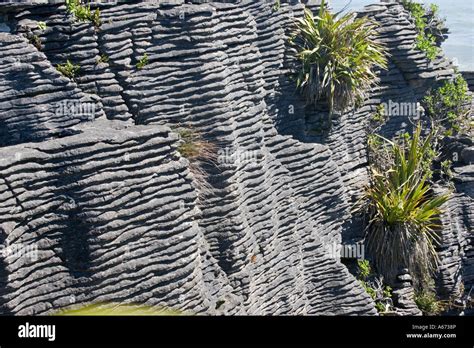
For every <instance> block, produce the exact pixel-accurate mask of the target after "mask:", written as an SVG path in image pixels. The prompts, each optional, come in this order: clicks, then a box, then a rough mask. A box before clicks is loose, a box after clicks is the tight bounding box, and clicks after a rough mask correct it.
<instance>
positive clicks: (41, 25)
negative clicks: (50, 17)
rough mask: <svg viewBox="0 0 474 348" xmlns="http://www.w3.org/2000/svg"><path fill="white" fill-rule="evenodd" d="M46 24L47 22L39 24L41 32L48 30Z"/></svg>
mask: <svg viewBox="0 0 474 348" xmlns="http://www.w3.org/2000/svg"><path fill="white" fill-rule="evenodd" d="M46 27H47V26H46V23H45V22H38V28H39V29H40V30H46Z"/></svg>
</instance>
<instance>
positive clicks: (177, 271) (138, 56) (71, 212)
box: [0, 0, 473, 315]
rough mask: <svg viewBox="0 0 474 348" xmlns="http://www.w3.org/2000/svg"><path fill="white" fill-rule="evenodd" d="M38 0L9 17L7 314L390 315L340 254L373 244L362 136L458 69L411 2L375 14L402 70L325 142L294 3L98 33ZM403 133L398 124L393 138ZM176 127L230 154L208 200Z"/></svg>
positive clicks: (4, 164)
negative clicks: (366, 236) (367, 240)
mask: <svg viewBox="0 0 474 348" xmlns="http://www.w3.org/2000/svg"><path fill="white" fill-rule="evenodd" d="M43 3H44V5H42V6H39V5H31V4H30V5H27V4H9V5H7V6H3V7H1V6H0V13H3V16H2V17H3V18H4V19H3V21H4V27H5V28H6V30H3V31H4V32H3V33H0V45H1V48H2V49H1V51H0V62H2V65H1V66H2V68H0V242H2V243H3V244H4V245H8V246H9V247H11V248H13V249H14V248H17V249H18V248H19V249H22V248H26V249H25V250H27V251H30V252H29V253H28V255H27V256H28V257H26V256H25V255H19V254H18V253H14V254H12V255H4V257H3V258H2V259H1V260H0V311H1V312H2V313H3V314H45V313H50V312H53V311H55V310H58V309H62V308H67V307H69V306H72V305H77V304H81V303H89V302H129V303H143V304H148V305H151V306H157V307H159V306H160V307H161V306H166V307H173V308H177V309H181V310H185V311H189V312H193V313H207V314H266V315H269V314H272V315H276V314H323V315H373V314H376V310H375V308H374V303H373V302H372V300H371V298H370V297H369V296H368V295H367V293H365V291H364V289H363V288H362V287H361V285H360V284H359V282H358V281H357V280H356V279H355V278H354V277H353V276H352V275H351V274H350V273H349V271H348V270H347V269H346V267H345V266H344V265H343V264H342V263H341V262H340V260H339V259H338V258H337V257H334V255H331V253H330V252H329V250H332V246H333V245H339V244H340V243H341V242H348V241H357V240H360V237H361V226H362V225H361V221H360V220H359V219H358V217H357V216H354V215H353V214H352V213H351V208H352V204H353V202H354V201H355V200H356V199H357V198H358V197H360V194H361V192H362V190H363V188H364V185H365V184H366V183H367V178H368V176H367V154H366V146H365V144H366V137H367V122H368V120H369V117H370V114H371V113H372V112H373V111H374V110H375V107H376V105H378V104H379V103H380V102H382V101H387V100H392V99H393V100H401V99H403V100H407V99H410V100H411V99H413V100H418V99H419V98H420V96H421V95H422V94H423V93H424V92H425V91H426V89H427V88H428V86H430V85H431V84H432V83H433V82H436V81H437V80H442V79H445V78H450V77H452V76H453V74H454V70H453V69H452V67H451V65H450V64H449V62H448V61H447V60H446V59H445V58H444V57H442V56H440V57H439V59H437V60H436V61H435V62H434V63H429V62H428V61H427V59H426V57H424V56H423V54H422V53H420V52H418V51H416V50H414V49H413V40H414V37H415V36H414V35H415V34H414V30H415V29H414V26H413V23H411V22H410V18H409V17H408V15H407V13H406V12H404V11H403V10H402V9H401V7H400V5H398V4H380V5H374V6H370V7H367V8H366V9H365V10H364V12H363V13H364V14H367V15H369V16H372V17H373V18H374V19H375V20H377V21H379V22H380V24H381V28H380V30H381V32H382V40H383V41H384V42H385V43H386V44H387V45H388V46H389V49H390V53H391V54H392V58H391V59H390V69H389V71H387V72H380V78H381V85H380V87H379V88H378V89H376V90H374V91H373V93H372V95H371V97H370V98H369V100H367V101H366V103H365V105H364V106H362V107H361V108H359V109H358V110H356V111H354V112H351V113H347V114H344V115H340V116H339V117H338V118H336V119H335V120H334V124H333V127H332V128H331V129H330V130H329V131H328V132H323V133H318V132H314V131H313V130H314V125H315V124H317V123H318V122H320V120H321V119H322V115H323V114H324V112H323V111H319V112H316V111H314V110H309V109H308V108H305V107H304V102H303V101H302V100H301V98H300V96H299V95H298V94H296V93H295V88H294V82H293V81H292V80H291V78H290V77H289V73H290V72H291V69H292V67H293V65H294V63H295V62H294V59H293V58H292V55H291V50H290V47H289V46H288V40H287V39H288V36H289V34H290V30H291V23H292V21H293V17H295V16H300V15H301V14H302V13H303V9H304V4H302V3H300V2H299V1H290V2H284V1H282V3H281V6H280V7H275V6H274V3H273V2H261V1H256V0H255V1H254V0H242V1H235V2H232V3H227V2H224V1H223V2H217V1H216V2H205V1H154V2H140V1H136V2H131V3H123V4H122V3H117V4H113V5H111V4H101V5H100V9H101V20H102V24H101V26H100V28H95V27H94V24H92V23H89V22H77V21H75V20H74V18H73V17H72V16H71V15H69V14H67V12H66V8H65V6H64V5H62V2H54V1H49V2H48V1H46V2H45V1H43ZM308 6H311V8H313V9H317V8H318V6H319V5H318V2H314V1H310V2H308ZM2 17H0V18H2ZM39 22H44V23H45V24H46V28H41V26H40V25H39ZM144 57H147V60H148V62H147V64H146V65H145V66H143V68H141V69H139V68H137V63H138V62H139V61H140V60H142V59H143V58H144ZM67 60H70V61H71V62H72V63H73V64H77V65H79V66H80V70H79V73H78V75H77V76H76V77H75V78H74V79H69V78H66V77H63V76H62V75H61V74H60V73H59V72H58V71H57V70H56V69H55V66H56V65H57V64H63V63H65V62H66V61H67ZM397 98H401V99H397ZM63 102H66V104H64V103H63ZM83 105H87V106H88V107H87V108H86V109H85V110H84V109H81V107H80V106H83ZM408 125H409V122H408V120H407V119H402V118H393V119H390V120H389V122H387V125H386V126H385V129H384V132H385V133H386V134H395V133H396V132H398V131H402V130H404V129H405V128H406V126H408ZM176 127H189V128H192V129H195V130H196V131H198V132H199V133H201V134H203V136H204V137H205V139H206V140H207V141H209V142H210V143H212V144H214V145H215V146H216V147H217V149H218V155H219V156H218V158H217V160H216V161H213V162H212V163H207V164H205V165H204V166H203V170H204V171H205V173H206V174H205V175H206V181H207V184H206V185H204V186H203V185H199V183H198V182H197V181H198V179H197V178H196V176H195V175H194V174H193V172H192V171H190V168H189V161H188V160H187V159H185V158H183V157H182V156H181V155H180V153H179V151H177V148H178V146H179V139H178V135H177V133H176ZM466 177H467V178H469V177H470V176H469V175H466V174H460V179H459V180H460V181H459V182H460V184H459V185H461V186H460V187H461V188H460V191H459V192H463V193H460V195H462V197H463V198H459V199H457V200H456V201H455V202H456V203H452V204H455V205H456V209H457V210H456V211H458V212H459V213H458V215H457V218H456V219H458V220H459V221H460V230H461V231H462V235H463V237H462V240H455V239H453V238H447V239H449V240H450V242H449V243H450V244H449V245H453V246H454V247H456V246H457V245H458V246H459V250H462V252H461V251H460V252H459V253H458V254H457V255H459V256H456V258H455V259H453V258H452V257H451V258H450V256H446V259H449V260H453V261H452V262H451V261H449V262H447V264H448V263H450V262H451V263H452V264H453V265H454V268H453V267H451V266H450V267H446V270H447V271H446V272H448V273H449V272H451V273H449V274H448V275H447V276H446V279H448V280H449V279H454V280H452V281H451V280H450V281H451V282H452V283H456V282H460V281H462V279H459V280H458V278H453V277H451V275H452V272H454V269H455V267H458V268H459V269H463V268H465V269H467V270H468V271H467V273H466V274H467V277H468V278H469V277H471V278H469V279H471V283H472V256H469V257H466V256H465V255H466V253H467V254H469V249H467V245H469V243H471V244H470V245H472V242H473V241H472V236H470V234H469V232H468V231H470V230H469V226H472V194H471V195H470V196H469V194H468V193H469V190H471V191H472V184H469V183H467V184H466V181H465V180H466ZM463 180H464V181H463ZM463 182H464V184H463ZM462 185H465V186H462ZM466 192H467V193H466ZM471 193H472V192H471ZM453 202H454V201H453ZM453 209H454V208H453ZM453 211H454V210H453ZM466 217H470V218H471V220H470V222H469V221H467V220H466ZM452 221H454V220H452ZM452 221H451V220H447V222H446V223H447V225H449V224H450V223H451V222H452ZM469 224H471V225H469ZM446 234H447V235H450V234H451V231H450V230H449V229H447V230H446ZM469 238H471V239H469ZM469 241H470V242H469ZM456 243H457V244H456ZM31 247H32V248H33V249H31V250H33V251H34V252H33V253H32V252H31V250H30V248H31ZM449 248H451V247H448V249H449ZM471 249H472V248H471ZM469 255H471V254H469ZM470 260H471V261H470ZM469 270H471V271H469ZM456 272H457V271H456ZM469 274H471V275H469ZM448 283H449V281H448Z"/></svg>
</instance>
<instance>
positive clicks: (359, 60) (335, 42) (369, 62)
mask: <svg viewBox="0 0 474 348" xmlns="http://www.w3.org/2000/svg"><path fill="white" fill-rule="evenodd" d="M354 16H355V15H354V13H347V14H345V15H343V16H342V17H340V18H338V16H337V14H332V13H330V12H329V11H328V10H327V9H326V6H325V3H324V1H323V2H322V4H321V8H320V11H319V14H318V16H313V13H312V12H311V11H310V10H309V9H305V13H304V18H303V19H297V23H296V24H297V30H296V32H295V34H294V35H293V37H292V40H291V41H292V42H293V43H294V44H295V45H296V50H297V57H298V59H299V60H300V61H301V65H302V66H301V70H300V72H299V76H298V79H297V86H298V87H299V88H300V90H301V91H302V93H303V95H304V97H305V99H306V102H307V104H316V103H317V102H318V101H319V100H320V99H326V100H327V103H328V106H329V110H330V113H331V114H332V113H333V112H334V111H335V110H336V111H343V110H344V109H346V108H347V107H349V106H352V105H354V104H355V103H356V102H360V101H362V100H363V99H364V98H365V97H366V94H367V91H368V89H369V88H370V87H371V86H372V85H373V84H374V83H376V81H377V76H376V73H375V69H374V68H375V67H379V68H383V69H386V68H387V59H386V50H385V47H384V46H383V45H382V44H380V43H378V42H377V41H376V38H377V32H376V28H377V23H375V22H373V21H371V20H370V19H368V18H367V17H364V18H354Z"/></svg>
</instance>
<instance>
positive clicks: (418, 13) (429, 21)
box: [402, 0, 444, 60]
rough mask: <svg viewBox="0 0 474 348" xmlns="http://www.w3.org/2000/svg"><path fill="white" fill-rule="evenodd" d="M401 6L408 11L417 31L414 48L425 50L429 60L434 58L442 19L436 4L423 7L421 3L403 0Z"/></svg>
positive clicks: (442, 29) (441, 27) (441, 28)
mask: <svg viewBox="0 0 474 348" xmlns="http://www.w3.org/2000/svg"><path fill="white" fill-rule="evenodd" d="M402 4H403V7H404V8H405V9H406V10H407V11H409V12H410V14H411V16H412V17H413V20H414V22H415V27H416V30H417V32H418V36H417V37H416V48H418V49H419V50H421V51H423V52H425V54H426V56H427V57H428V59H429V60H434V59H435V58H436V57H437V56H438V53H439V50H440V49H439V47H438V46H437V44H438V43H437V41H436V37H443V31H444V21H443V20H441V19H440V18H439V16H438V10H439V9H438V6H436V5H434V4H431V5H430V6H428V7H424V6H423V5H422V4H420V3H417V2H414V1H411V0H403V2H402Z"/></svg>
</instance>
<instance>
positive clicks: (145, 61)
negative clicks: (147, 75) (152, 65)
mask: <svg viewBox="0 0 474 348" xmlns="http://www.w3.org/2000/svg"><path fill="white" fill-rule="evenodd" d="M146 65H148V54H146V53H145V54H144V55H143V56H142V57H141V58H140V59H139V60H138V62H137V69H143V68H144V67H145V66H146Z"/></svg>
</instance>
